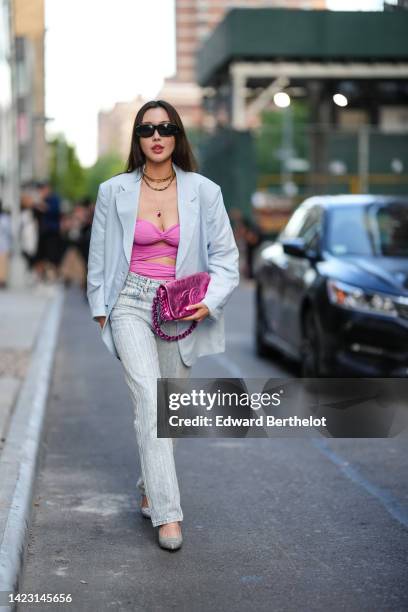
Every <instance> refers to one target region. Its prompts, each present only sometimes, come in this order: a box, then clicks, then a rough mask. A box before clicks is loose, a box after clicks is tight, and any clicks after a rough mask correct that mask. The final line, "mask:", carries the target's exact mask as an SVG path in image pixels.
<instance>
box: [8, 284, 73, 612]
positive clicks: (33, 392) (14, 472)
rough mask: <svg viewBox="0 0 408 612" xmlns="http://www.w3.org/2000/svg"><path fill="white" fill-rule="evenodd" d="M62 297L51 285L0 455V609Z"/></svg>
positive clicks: (13, 586)
mask: <svg viewBox="0 0 408 612" xmlns="http://www.w3.org/2000/svg"><path fill="white" fill-rule="evenodd" d="M64 296H65V289H64V286H62V285H59V286H57V288H56V296H55V297H54V298H53V299H52V300H51V303H50V305H49V307H48V308H47V309H46V311H45V314H44V315H43V321H42V322H41V325H40V329H39V332H38V335H37V338H36V341H35V345H34V349H33V354H32V358H31V362H30V365H29V369H28V372H27V376H26V378H25V380H24V382H23V384H22V386H21V389H20V392H19V395H18V397H17V402H16V405H15V408H14V413H13V417H12V420H11V422H10V427H9V431H8V435H7V440H6V443H5V446H4V448H3V450H2V454H1V458H0V483H1V489H0V597H3V600H1V599H0V609H1V610H10V611H12V610H14V609H15V605H16V604H9V603H8V600H7V595H8V594H10V592H11V593H14V594H15V593H16V592H17V589H18V584H19V580H20V573H21V570H22V565H23V559H24V550H25V546H26V537H27V535H28V530H29V526H30V518H31V510H32V503H33V491H34V483H35V479H36V475H37V468H38V464H39V456H40V448H41V440H42V433H43V424H44V419H45V415H46V406H47V398H48V390H49V385H50V381H51V375H52V370H53V365H54V356H55V350H56V346H57V338H58V331H59V326H60V321H61V315H62V308H63V304H64ZM5 591H6V593H4V592H5Z"/></svg>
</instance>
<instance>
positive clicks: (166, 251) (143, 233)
mask: <svg viewBox="0 0 408 612" xmlns="http://www.w3.org/2000/svg"><path fill="white" fill-rule="evenodd" d="M162 240H164V241H165V242H166V244H157V242H160V241H162ZM179 240H180V224H179V223H177V224H175V225H172V226H171V227H168V228H167V229H166V230H165V231H162V230H160V229H159V228H158V227H157V226H156V225H154V223H151V222H150V221H147V220H146V219H138V220H137V221H136V227H135V234H134V238H133V248H132V254H131V258H130V267H129V270H130V271H131V272H136V273H137V274H141V275H142V276H150V277H151V278H163V279H164V278H166V279H168V278H171V279H174V278H175V271H176V266H175V263H174V264H164V263H159V262H156V261H146V260H147V259H150V258H151V257H153V258H155V257H174V258H176V256H177V249H178V244H179Z"/></svg>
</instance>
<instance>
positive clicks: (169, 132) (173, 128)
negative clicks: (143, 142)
mask: <svg viewBox="0 0 408 612" xmlns="http://www.w3.org/2000/svg"><path fill="white" fill-rule="evenodd" d="M156 128H157V131H158V132H159V134H160V136H174V135H175V134H178V133H179V132H180V128H179V127H178V125H176V124H175V123H158V124H157V125H153V123H139V124H138V125H137V126H136V129H135V132H136V135H137V136H141V137H142V138H150V136H153V134H154V132H155V130H156Z"/></svg>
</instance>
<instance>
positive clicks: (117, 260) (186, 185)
mask: <svg viewBox="0 0 408 612" xmlns="http://www.w3.org/2000/svg"><path fill="white" fill-rule="evenodd" d="M172 164H173V168H174V170H175V172H176V177H177V200H178V202H177V204H178V214H179V222H180V242H179V247H178V252H177V258H176V278H182V277H183V276H187V275H188V274H193V273H194V272H201V271H208V272H209V273H210V276H211V280H210V283H209V285H208V289H207V293H206V296H205V299H204V300H202V301H203V302H204V303H205V304H206V305H207V307H208V309H209V311H210V314H209V315H208V316H207V317H205V319H203V320H202V321H200V322H199V323H198V325H197V327H196V328H195V329H194V331H193V332H192V333H191V334H190V335H189V336H187V337H185V338H183V339H182V340H177V341H176V342H177V343H178V346H179V350H180V354H181V357H182V359H183V361H184V363H185V364H186V365H193V364H194V362H195V361H196V359H197V358H198V357H200V356H203V355H209V354H213V353H221V352H223V351H225V334H224V311H223V308H224V306H225V304H226V302H227V300H228V299H229V297H230V296H231V293H232V292H233V290H234V289H235V287H237V285H238V284H239V262H238V259H239V257H238V248H237V245H236V242H235V239H234V235H233V232H232V228H231V224H230V220H229V217H228V214H227V211H226V209H225V205H224V202H223V197H222V193H221V188H220V186H219V185H217V183H215V182H213V181H212V180H210V179H209V178H206V177H205V176H203V175H201V174H198V173H197V172H185V171H184V170H182V169H181V168H180V167H178V166H177V165H176V164H175V163H174V162H172ZM141 172H142V171H141V168H138V169H136V170H134V171H133V172H130V173H123V174H119V175H117V176H114V177H112V178H110V179H108V180H107V181H105V182H103V183H101V184H100V186H99V190H98V197H97V201H96V205H95V213H94V218H93V222H92V230H91V240H90V248H89V257H88V275H87V297H88V301H89V305H90V309H91V313H92V317H97V316H106V321H105V324H104V326H103V328H102V331H101V336H102V340H103V342H104V343H105V345H106V346H107V348H108V349H109V351H110V352H111V353H112V354H113V355H114V356H115V357H117V358H118V359H120V357H119V355H118V353H117V351H116V347H115V344H114V341H113V337H112V330H111V326H110V319H109V316H110V313H111V311H112V308H113V306H114V305H115V302H116V300H117V298H118V296H119V293H120V291H121V289H122V288H123V285H124V283H125V279H126V275H127V273H128V270H129V266H130V257H131V252H132V245H133V238H134V230H135V223H136V218H137V215H138V206H139V194H140V184H141ZM190 324H191V321H178V322H177V333H180V332H181V331H184V329H186V328H187V327H188V326H189V325H190Z"/></svg>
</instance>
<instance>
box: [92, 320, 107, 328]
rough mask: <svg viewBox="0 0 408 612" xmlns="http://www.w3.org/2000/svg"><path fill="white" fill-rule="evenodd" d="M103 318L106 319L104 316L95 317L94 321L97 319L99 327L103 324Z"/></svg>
mask: <svg viewBox="0 0 408 612" xmlns="http://www.w3.org/2000/svg"><path fill="white" fill-rule="evenodd" d="M105 320H106V317H95V321H98V323H99V325H100V326H101V329H102V327H103V326H104V324H105Z"/></svg>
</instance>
